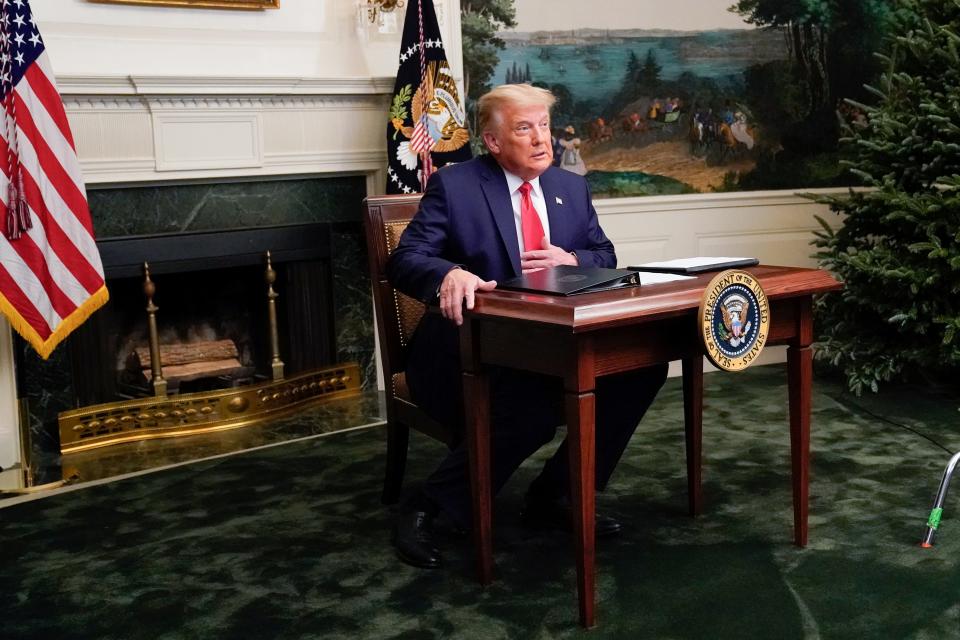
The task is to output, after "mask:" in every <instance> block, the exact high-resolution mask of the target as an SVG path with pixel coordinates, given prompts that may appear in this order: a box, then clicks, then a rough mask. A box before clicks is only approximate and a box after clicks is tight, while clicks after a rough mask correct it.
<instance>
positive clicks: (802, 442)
mask: <svg viewBox="0 0 960 640" xmlns="http://www.w3.org/2000/svg"><path fill="white" fill-rule="evenodd" d="M787 375H788V379H787V384H788V386H789V388H790V461H791V467H792V470H793V533H794V543H795V544H796V545H797V546H798V547H805V546H807V514H808V513H809V502H810V403H811V386H812V384H813V350H812V349H811V348H810V347H809V346H807V347H793V346H791V347H789V348H788V349H787Z"/></svg>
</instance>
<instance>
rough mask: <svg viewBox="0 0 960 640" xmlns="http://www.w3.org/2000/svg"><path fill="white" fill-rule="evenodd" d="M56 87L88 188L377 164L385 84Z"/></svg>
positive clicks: (297, 81) (377, 168)
mask: <svg viewBox="0 0 960 640" xmlns="http://www.w3.org/2000/svg"><path fill="white" fill-rule="evenodd" d="M59 83H60V88H61V90H62V92H63V98H64V105H65V107H66V111H67V116H68V117H69V118H70V121H71V128H72V129H73V133H74V138H75V140H76V144H77V152H78V155H79V157H80V164H81V167H82V169H83V172H84V176H85V180H86V181H87V184H90V185H91V186H93V185H97V184H111V185H117V184H122V183H126V182H162V181H164V180H203V179H220V178H224V177H253V176H257V175H265V176H275V175H283V174H290V175H297V174H326V173H340V174H343V173H360V174H364V175H370V174H376V173H379V172H381V171H382V170H383V168H384V167H385V166H386V140H385V138H384V135H383V132H384V128H385V117H386V115H385V114H386V110H387V107H388V104H389V100H390V94H391V92H392V90H393V78H296V77H240V76H229V77H209V76H208V77H193V76H173V75H165V76H108V75H101V76H93V75H86V76H63V77H61V78H59ZM188 130H189V132H188ZM382 189H383V187H382V186H381V187H379V188H378V190H382Z"/></svg>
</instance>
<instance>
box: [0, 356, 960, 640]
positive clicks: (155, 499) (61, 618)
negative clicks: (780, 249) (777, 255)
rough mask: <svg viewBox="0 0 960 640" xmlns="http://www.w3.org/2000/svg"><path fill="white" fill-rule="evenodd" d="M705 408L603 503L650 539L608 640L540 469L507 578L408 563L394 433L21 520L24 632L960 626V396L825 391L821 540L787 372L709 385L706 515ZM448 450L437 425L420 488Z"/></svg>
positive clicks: (7, 571) (119, 485) (80, 500)
mask: <svg viewBox="0 0 960 640" xmlns="http://www.w3.org/2000/svg"><path fill="white" fill-rule="evenodd" d="M681 406H682V404H681V393H680V385H679V380H670V381H669V382H668V383H667V386H666V387H665V388H664V390H663V392H662V393H661V395H660V397H659V398H658V400H657V401H656V403H655V405H654V407H653V408H652V409H651V412H650V415H649V416H648V418H647V419H646V420H645V421H644V423H643V424H642V425H641V426H640V429H639V430H638V431H637V434H636V435H635V437H634V439H633V441H632V443H631V445H630V447H629V449H628V451H627V454H626V456H625V458H624V460H623V462H622V463H621V465H620V467H619V468H618V470H617V473H616V474H615V476H614V482H613V483H612V484H611V487H610V489H609V491H608V492H607V493H606V494H604V495H602V496H601V497H600V499H599V508H600V509H601V510H604V511H607V512H615V513H617V514H619V515H621V516H622V518H623V520H624V521H625V523H626V524H628V525H629V530H628V532H627V533H626V534H625V535H623V536H621V537H620V538H618V539H616V540H602V541H601V542H600V545H599V548H598V558H597V566H598V579H597V590H598V621H599V627H598V628H597V629H595V630H593V631H591V632H586V631H583V630H581V629H579V628H578V627H577V607H576V595H575V591H574V578H575V569H574V564H573V556H572V544H571V541H570V538H569V537H567V536H564V535H561V534H540V533H532V532H528V531H526V530H525V529H523V528H522V527H521V526H520V525H519V518H518V513H517V512H518V509H519V504H520V496H521V495H522V493H523V491H524V489H525V488H526V484H527V482H529V480H530V479H532V477H533V476H534V474H535V473H536V470H537V469H536V466H535V465H536V461H531V462H530V463H528V464H527V465H525V466H524V467H523V468H522V469H521V470H520V471H519V472H518V474H517V476H516V477H515V478H514V479H513V480H512V481H511V483H510V484H509V485H508V486H507V488H506V490H505V491H504V493H503V495H501V496H500V497H499V498H498V500H497V504H496V521H495V538H496V539H495V554H496V555H495V559H496V563H497V579H496V582H495V583H494V584H493V585H492V586H491V587H489V588H487V589H481V588H480V587H479V586H477V584H476V583H475V581H474V577H473V568H472V567H473V562H472V553H471V547H470V543H469V541H466V540H459V541H457V540H445V541H444V543H445V544H444V548H445V560H446V566H445V567H444V568H443V569H442V570H439V571H433V572H428V571H420V570H416V569H413V568H410V567H407V566H405V565H403V564H400V563H399V562H398V561H397V560H395V558H394V556H393V553H392V549H391V547H390V545H389V535H388V526H389V522H390V514H389V512H388V510H387V509H385V508H383V507H382V506H381V505H380V504H379V493H380V479H381V471H382V468H383V435H384V434H383V431H382V429H379V428H376V429H368V430H362V431H354V432H350V433H344V434H335V435H332V436H326V437H322V438H317V439H313V440H307V441H301V442H296V443H291V444H287V445H282V446H277V447H273V448H269V449H263V450H259V451H254V452H249V453H246V454H241V455H235V456H230V457H225V458H220V459H217V460H212V461H206V462H199V463H195V464H191V465H187V466H183V467H179V468H175V469H171V470H166V471H162V472H157V473H152V474H148V475H144V476H139V477H136V478H130V479H127V480H123V481H119V482H114V483H110V484H105V485H100V486H95V487H90V488H86V489H83V490H79V491H75V492H72V493H67V494H62V495H57V496H53V497H50V498H46V499H43V500H37V501H34V502H29V503H23V504H19V505H15V506H12V507H8V508H5V509H0V544H2V550H3V559H4V561H3V563H2V565H0V585H2V586H3V592H4V598H3V600H2V603H0V637H2V638H3V639H4V640H8V639H13V638H38V639H47V638H56V639H68V638H116V639H124V640H126V639H134V638H144V639H147V638H149V639H151V640H160V639H168V638H169V639H172V638H251V639H256V638H483V639H487V638H542V639H546V638H581V637H584V638H585V637H592V638H631V639H633V638H678V639H679V638H691V639H693V638H696V639H701V638H709V639H713V638H777V639H780V638H931V639H933V638H938V639H939V638H958V637H960V571H958V569H960V504H958V503H960V497H958V496H957V495H956V492H960V489H955V494H954V495H952V496H951V497H950V498H949V499H948V502H947V508H946V513H945V517H944V521H943V524H942V525H941V532H940V536H939V538H938V540H937V545H936V546H935V548H933V549H931V550H922V549H920V548H919V547H918V545H917V543H918V542H919V539H920V536H921V533H922V530H923V524H924V521H925V519H926V516H927V513H928V511H929V508H930V502H931V500H932V496H933V493H934V492H935V491H936V487H937V484H938V482H939V479H940V474H941V473H942V471H943V466H944V465H945V464H946V461H947V460H948V459H949V457H950V455H949V454H948V453H947V452H945V451H944V450H942V449H940V448H938V447H937V446H936V445H935V444H933V443H932V442H930V441H929V440H928V439H925V438H924V437H923V436H924V435H926V436H928V437H931V438H933V439H934V440H937V441H939V442H940V443H942V444H943V445H944V446H945V447H947V448H948V449H950V450H951V451H956V450H958V449H960V426H958V424H957V422H958V420H957V406H956V401H955V398H953V397H950V396H939V395H937V394H936V393H935V392H933V391H931V390H929V389H918V388H905V387H899V388H891V389H887V390H886V392H885V393H884V394H883V395H881V396H876V397H864V398H853V397H851V396H849V395H847V394H845V393H844V392H843V390H842V388H841V387H840V386H839V385H838V384H836V383H833V382H830V381H823V380H818V381H817V384H816V387H815V392H814V413H813V437H812V451H813V466H812V481H811V517H810V545H809V547H808V548H806V549H802V550H801V549H797V548H795V547H793V546H792V544H791V541H792V508H791V498H790V474H789V438H788V429H787V410H786V375H785V372H784V369H783V367H779V366H774V367H762V368H760V367H758V368H754V369H751V370H749V371H747V372H745V373H742V374H736V375H734V374H727V375H723V374H711V375H708V376H706V406H705V411H704V452H705V465H704V480H705V484H704V490H705V497H706V501H707V504H706V512H705V514H704V515H703V516H702V517H701V518H698V519H696V520H694V519H691V518H689V517H688V516H687V515H686V513H685V511H686V491H685V486H686V481H685V472H684V462H683V461H684V454H683V428H682V409H681ZM889 421H893V422H897V423H901V424H903V425H905V426H907V427H910V428H911V429H913V430H914V431H910V430H907V429H904V428H902V427H900V426H896V425H893V424H891V423H890V422H889ZM546 453H547V452H544V455H545V454H546ZM440 454H441V447H440V445H437V444H435V443H433V442H432V441H429V440H427V439H426V438H423V437H420V436H416V435H415V436H414V437H413V439H412V453H411V463H410V468H409V469H408V477H409V478H413V479H417V478H422V477H423V476H424V475H425V474H426V473H427V472H428V471H429V469H430V468H431V467H432V465H433V463H434V460H435V458H436V457H437V456H439V455H440ZM541 457H542V456H541ZM957 482H958V483H960V479H958V480H957Z"/></svg>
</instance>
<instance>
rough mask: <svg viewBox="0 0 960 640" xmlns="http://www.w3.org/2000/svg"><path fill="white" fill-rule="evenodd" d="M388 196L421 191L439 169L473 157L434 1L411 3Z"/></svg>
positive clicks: (391, 125) (390, 138)
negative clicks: (428, 179)
mask: <svg viewBox="0 0 960 640" xmlns="http://www.w3.org/2000/svg"><path fill="white" fill-rule="evenodd" d="M387 153H388V155H389V158H388V160H389V162H388V166H387V193H418V192H421V191H423V189H424V187H425V186H426V184H427V178H429V177H430V174H431V173H433V171H434V170H435V169H439V168H440V167H442V166H443V165H445V164H448V163H451V162H462V161H464V160H469V159H470V155H471V154H470V133H469V132H468V131H467V128H466V116H465V114H464V111H463V107H462V106H461V102H460V98H459V95H458V92H457V83H456V82H455V81H454V79H453V73H452V72H451V71H450V65H449V64H448V63H447V55H446V53H444V50H443V39H442V38H441V37H440V27H439V26H438V25H437V14H436V12H435V10H434V8H433V2H432V0H409V1H408V2H407V15H406V18H405V19H404V23H403V38H402V39H401V41H400V67H399V69H398V70H397V81H396V84H395V85H394V89H393V101H392V102H391V105H390V116H389V122H388V123H387Z"/></svg>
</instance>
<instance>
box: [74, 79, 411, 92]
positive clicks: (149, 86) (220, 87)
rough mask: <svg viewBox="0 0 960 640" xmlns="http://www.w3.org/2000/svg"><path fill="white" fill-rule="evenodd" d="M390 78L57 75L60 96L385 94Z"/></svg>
mask: <svg viewBox="0 0 960 640" xmlns="http://www.w3.org/2000/svg"><path fill="white" fill-rule="evenodd" d="M393 83H394V79H393V78H392V77H375V78H368V77H359V76H358V77H326V78H321V77H314V78H301V77H288V76H276V77H266V76H254V77H247V76H176V75H165V76H120V75H58V76H57V87H58V89H59V90H60V93H61V95H63V96H73V95H111V96H120V95H140V96H157V95H221V94H227V95H259V96H264V95H387V94H389V93H391V92H392V91H393Z"/></svg>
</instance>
